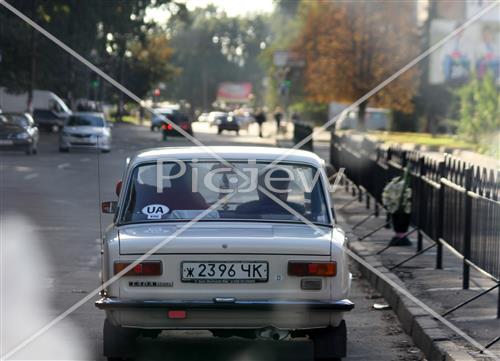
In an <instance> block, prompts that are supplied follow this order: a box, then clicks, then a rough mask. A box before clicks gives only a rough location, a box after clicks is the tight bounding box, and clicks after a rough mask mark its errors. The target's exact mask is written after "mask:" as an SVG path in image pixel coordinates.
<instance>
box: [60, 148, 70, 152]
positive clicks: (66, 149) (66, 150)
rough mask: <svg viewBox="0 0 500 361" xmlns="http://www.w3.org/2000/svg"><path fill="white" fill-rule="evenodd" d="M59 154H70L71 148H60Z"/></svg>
mask: <svg viewBox="0 0 500 361" xmlns="http://www.w3.org/2000/svg"><path fill="white" fill-rule="evenodd" d="M59 152H61V153H68V152H69V148H63V147H59Z"/></svg>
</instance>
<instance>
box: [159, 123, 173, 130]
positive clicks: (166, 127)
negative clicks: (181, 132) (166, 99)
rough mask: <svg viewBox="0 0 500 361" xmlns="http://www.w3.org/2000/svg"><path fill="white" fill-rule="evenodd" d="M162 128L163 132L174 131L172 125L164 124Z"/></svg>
mask: <svg viewBox="0 0 500 361" xmlns="http://www.w3.org/2000/svg"><path fill="white" fill-rule="evenodd" d="M161 128H162V129H163V130H172V129H173V127H172V125H171V124H166V123H164V124H163V125H162V126H161Z"/></svg>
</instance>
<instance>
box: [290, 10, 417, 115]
mask: <svg viewBox="0 0 500 361" xmlns="http://www.w3.org/2000/svg"><path fill="white" fill-rule="evenodd" d="M299 16H300V17H301V18H302V29H301V32H300V34H299V36H298V38H297V40H296V42H295V44H294V46H293V48H294V49H295V50H296V51H300V52H302V53H303V54H304V56H305V59H306V67H305V69H304V87H305V92H306V95H307V96H308V97H309V99H311V100H313V101H316V102H321V103H328V102H332V101H335V102H353V101H355V100H357V99H359V98H360V97H362V96H363V95H365V94H366V93H367V92H369V91H370V90H372V89H373V88H374V87H375V86H377V85H379V84H380V83H381V82H382V81H383V80H385V79H386V78H388V77H389V76H391V75H392V74H394V73H395V72H396V71H397V70H399V69H400V68H401V67H403V66H404V65H406V63H408V62H409V61H410V60H412V59H413V58H414V57H415V56H416V55H418V52H419V50H420V46H419V41H418V36H417V29H416V20H415V18H414V17H415V16H416V14H415V6H414V4H413V3H411V2H404V3H394V2H385V1H376V2H372V1H356V2H334V1H316V2H307V1H304V2H303V3H302V4H301V8H300V9H299ZM417 76H418V70H417V69H415V68H413V69H411V70H409V71H407V72H405V73H404V74H403V75H401V76H400V77H399V78H398V79H396V80H395V81H393V82H392V83H391V84H389V85H388V86H386V87H384V88H383V89H382V90H381V91H379V92H378V93H377V94H375V95H374V96H373V97H372V98H370V100H369V102H370V104H371V105H375V106H381V107H389V108H392V109H395V110H399V111H403V112H409V111H411V110H412V109H413V103H412V99H413V97H414V95H415V93H416V89H417V85H418V82H417ZM365 107H366V103H363V104H361V106H360V113H361V114H364V108H365ZM360 117H361V118H362V116H361V115H360ZM363 120H364V119H363V118H362V119H361V122H360V123H362V124H363Z"/></svg>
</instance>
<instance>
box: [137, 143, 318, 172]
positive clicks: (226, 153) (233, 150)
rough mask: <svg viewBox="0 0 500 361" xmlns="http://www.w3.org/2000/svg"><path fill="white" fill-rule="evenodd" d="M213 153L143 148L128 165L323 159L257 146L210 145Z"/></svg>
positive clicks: (312, 161) (198, 149)
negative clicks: (222, 160)
mask: <svg viewBox="0 0 500 361" xmlns="http://www.w3.org/2000/svg"><path fill="white" fill-rule="evenodd" d="M210 149H211V150H212V152H213V153H215V155H214V154H213V153H211V152H210V151H208V150H206V149H205V148H204V147H194V146H193V147H163V148H152V149H145V150H143V151H141V152H139V153H136V154H135V155H134V156H133V157H132V158H131V160H130V163H129V165H130V166H134V165H136V164H139V163H148V162H156V161H157V160H158V159H165V160H166V159H168V158H170V159H176V160H184V161H190V160H192V159H200V160H201V159H203V160H218V157H220V158H223V159H227V160H244V161H248V160H250V159H251V160H256V161H271V162H272V161H275V160H277V159H279V160H280V162H294V163H295V162H296V163H305V164H309V165H312V166H315V167H322V166H323V165H324V161H323V160H322V159H321V158H320V157H318V156H317V155H316V154H314V153H312V152H308V151H304V150H297V149H293V150H291V149H289V148H276V147H257V146H251V147H249V146H211V147H210Z"/></svg>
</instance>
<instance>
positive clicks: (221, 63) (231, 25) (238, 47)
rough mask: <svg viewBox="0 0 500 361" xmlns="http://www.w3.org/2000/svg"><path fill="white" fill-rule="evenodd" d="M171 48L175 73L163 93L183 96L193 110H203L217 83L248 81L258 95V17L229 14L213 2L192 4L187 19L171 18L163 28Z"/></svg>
mask: <svg viewBox="0 0 500 361" xmlns="http://www.w3.org/2000/svg"><path fill="white" fill-rule="evenodd" d="M167 29H168V33H169V36H170V39H171V44H172V46H173V48H174V49H175V51H174V55H173V59H172V62H173V64H174V65H175V66H176V67H178V68H180V69H181V71H180V75H179V76H178V77H176V78H175V79H173V80H172V81H171V82H170V83H169V84H168V88H167V95H168V96H169V97H171V98H174V99H184V100H187V101H188V102H189V103H190V104H191V105H192V106H193V108H203V109H208V108H210V107H211V105H212V103H213V102H214V101H215V99H216V94H217V86H218V84H219V83H221V82H225V81H230V82H251V83H252V84H253V88H254V92H255V93H256V96H257V98H259V96H260V88H261V85H262V77H263V69H262V67H261V65H260V63H259V62H258V56H259V54H260V53H261V51H262V48H263V47H264V46H265V44H266V39H267V35H268V21H267V17H266V16H264V15H257V16H250V17H245V18H241V17H230V16H227V14H226V13H224V12H223V11H220V10H219V9H217V8H216V7H215V6H211V5H209V6H207V7H206V8H197V9H195V10H194V11H192V12H191V13H190V14H189V20H188V21H179V20H178V19H172V20H171V21H170V22H169V23H168V26H167Z"/></svg>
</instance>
